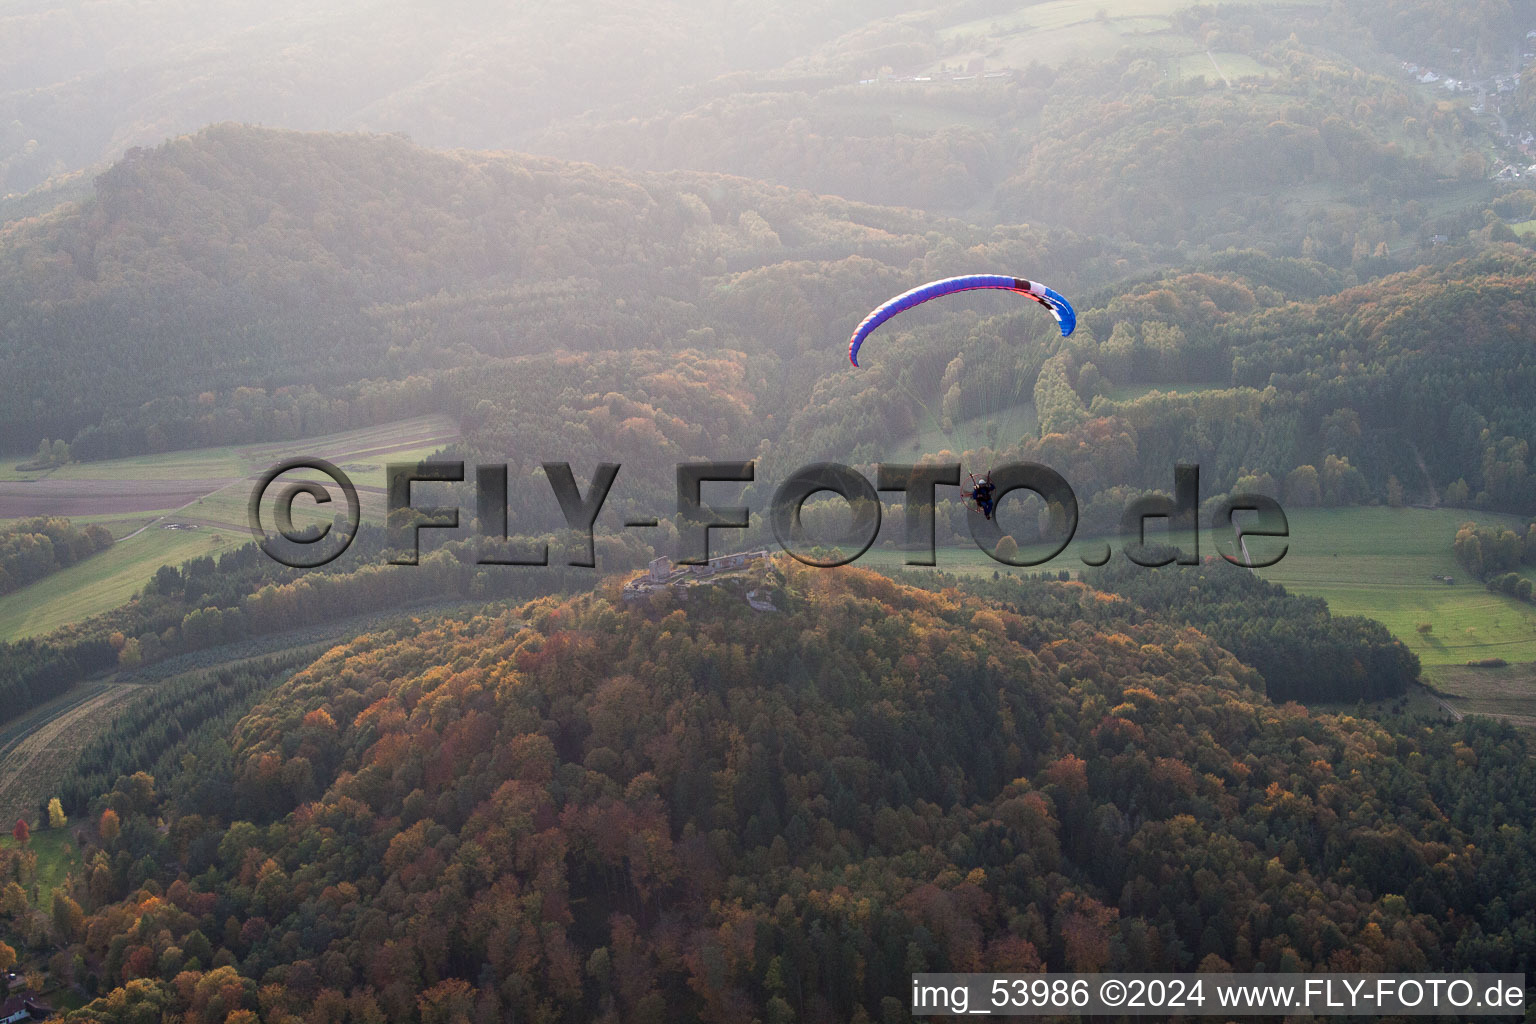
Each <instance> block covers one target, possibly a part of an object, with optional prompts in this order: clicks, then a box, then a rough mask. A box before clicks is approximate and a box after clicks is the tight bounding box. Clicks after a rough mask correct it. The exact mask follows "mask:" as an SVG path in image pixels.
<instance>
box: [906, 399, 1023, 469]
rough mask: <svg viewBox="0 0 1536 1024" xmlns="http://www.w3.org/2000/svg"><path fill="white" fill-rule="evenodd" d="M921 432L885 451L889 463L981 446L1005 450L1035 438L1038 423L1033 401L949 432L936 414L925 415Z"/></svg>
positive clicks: (959, 424) (970, 422)
mask: <svg viewBox="0 0 1536 1024" xmlns="http://www.w3.org/2000/svg"><path fill="white" fill-rule="evenodd" d="M923 418H924V421H925V423H924V426H923V429H922V430H920V431H918V433H916V434H909V435H908V436H907V437H905V438H903V439H901V440H900V441H898V442H896V443H895V444H893V445H891V446H890V447H888V448H887V449H886V454H887V457H888V458H889V459H890V460H891V461H893V462H910V461H912V460H913V459H915V458H919V457H921V456H922V455H923V454H925V453H937V452H942V451H946V450H947V451H951V452H955V453H957V454H958V453H959V452H963V451H967V450H973V449H976V448H980V447H982V446H984V445H985V446H990V447H1007V446H1008V445H1010V444H1014V443H1016V442H1017V441H1018V440H1019V439H1020V438H1022V437H1036V436H1038V435H1039V433H1040V420H1039V419H1038V417H1036V415H1035V405H1034V403H1033V402H1025V403H1022V404H1020V405H1015V406H1010V407H1009V408H1007V409H999V410H998V411H997V412H993V413H988V414H987V415H985V416H974V417H972V418H971V419H968V420H961V421H960V422H959V423H956V424H955V425H954V427H953V429H951V430H947V431H946V430H944V429H943V427H942V426H941V425H940V421H939V417H938V415H937V414H932V415H925V416H924V417H923Z"/></svg>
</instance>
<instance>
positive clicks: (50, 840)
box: [0, 827, 80, 914]
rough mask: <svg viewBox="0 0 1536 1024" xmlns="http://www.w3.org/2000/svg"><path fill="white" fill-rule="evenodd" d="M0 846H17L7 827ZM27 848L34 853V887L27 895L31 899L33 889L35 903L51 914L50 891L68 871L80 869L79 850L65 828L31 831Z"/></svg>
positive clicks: (9, 847) (51, 901) (51, 896)
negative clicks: (35, 871) (35, 864)
mask: <svg viewBox="0 0 1536 1024" xmlns="http://www.w3.org/2000/svg"><path fill="white" fill-rule="evenodd" d="M0 847H3V848H4V849H7V850H14V849H15V848H16V840H15V839H14V838H12V836H11V830H10V829H6V830H5V832H4V838H0ZM27 849H29V850H31V851H32V852H33V853H34V854H36V855H37V876H36V883H35V887H32V888H29V891H28V892H27V898H28V899H29V900H31V899H33V892H35V893H36V903H35V904H34V905H35V906H37V907H38V908H39V909H40V910H42V911H43V913H45V914H48V913H52V912H53V890H54V889H57V888H58V887H59V886H61V885H63V884H64V881H65V879H67V878H68V877H69V875H70V873H71V872H75V873H78V872H79V871H80V851H79V850H78V849H77V848H76V847H75V841H74V839H72V838H71V837H70V832H69V828H68V827H65V828H50V829H36V830H34V831H33V833H32V837H31V838H30V839H29V840H28V841H27Z"/></svg>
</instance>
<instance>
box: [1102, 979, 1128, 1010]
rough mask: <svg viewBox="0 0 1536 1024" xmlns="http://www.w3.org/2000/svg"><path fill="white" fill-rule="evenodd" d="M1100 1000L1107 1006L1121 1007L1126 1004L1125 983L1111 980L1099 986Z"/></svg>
mask: <svg viewBox="0 0 1536 1024" xmlns="http://www.w3.org/2000/svg"><path fill="white" fill-rule="evenodd" d="M1099 999H1101V1000H1103V1002H1104V1005H1105V1006H1119V1005H1120V1004H1121V1003H1123V1002H1125V982H1123V981H1116V980H1115V979H1114V978H1110V979H1109V980H1108V981H1106V982H1105V983H1104V984H1102V985H1100V986H1099Z"/></svg>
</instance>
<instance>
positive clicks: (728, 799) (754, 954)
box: [43, 570, 1536, 1022]
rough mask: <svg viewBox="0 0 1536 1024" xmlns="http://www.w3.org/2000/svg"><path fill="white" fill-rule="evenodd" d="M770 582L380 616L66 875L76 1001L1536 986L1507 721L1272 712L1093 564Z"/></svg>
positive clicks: (402, 1009) (128, 1004)
mask: <svg viewBox="0 0 1536 1024" xmlns="http://www.w3.org/2000/svg"><path fill="white" fill-rule="evenodd" d="M763 585H767V586H770V587H772V588H774V590H775V596H774V601H775V603H776V604H778V605H779V607H780V609H781V610H780V611H778V612H774V613H761V612H755V611H753V610H751V609H749V608H748V607H747V606H746V604H745V603H744V602H743V601H742V599H741V595H740V594H739V593H732V592H730V591H728V590H727V589H725V588H721V589H719V590H717V591H716V592H715V593H714V595H713V596H711V595H710V593H709V592H707V591H696V592H695V593H694V594H693V596H692V597H691V598H690V600H689V601H688V602H687V603H686V604H683V605H679V606H675V607H674V606H671V605H668V604H665V603H662V604H656V605H640V606H629V605H623V604H621V603H618V602H617V601H616V600H615V599H613V598H610V597H608V596H604V595H595V596H589V597H583V598H580V599H577V600H573V601H568V602H564V603H560V602H555V601H543V602H538V603H535V604H532V605H529V606H527V607H525V608H523V609H522V610H521V611H519V612H516V613H508V614H506V615H503V616H501V617H489V618H479V619H475V620H472V621H469V622H465V623H459V624H454V623H450V624H447V625H444V626H442V627H440V628H430V629H425V630H422V631H420V632H416V633H415V635H404V636H398V635H397V636H381V637H364V638H361V639H359V640H357V641H355V642H353V643H352V644H350V645H347V646H345V647H340V648H338V649H336V650H334V651H332V652H331V653H329V654H327V655H326V656H325V657H323V658H322V659H321V660H320V661H318V662H317V663H316V664H314V665H313V666H311V667H310V668H309V669H307V670H305V671H303V672H301V673H299V674H298V675H297V676H296V677H295V678H293V679H292V680H291V681H289V682H287V683H284V684H283V685H281V686H279V687H278V688H277V689H275V690H273V691H271V692H270V693H269V694H267V695H266V696H265V697H263V698H262V699H261V700H260V702H259V703H258V704H257V706H256V707H255V708H254V710H252V711H251V712H250V713H249V714H248V715H246V716H245V717H244V718H243V719H242V720H241V721H240V722H239V723H238V724H236V725H234V726H233V728H229V729H228V730H227V737H226V736H222V735H221V736H219V737H210V738H209V741H208V742H204V743H202V744H200V745H198V746H196V747H195V748H194V749H193V751H192V752H193V754H194V756H193V757H191V758H188V759H186V760H185V761H178V760H177V755H176V753H175V752H174V751H172V752H171V753H170V754H169V755H167V756H166V757H164V758H163V759H162V761H161V763H162V764H164V765H167V766H170V765H174V764H177V763H185V764H188V765H194V766H195V767H191V768H187V769H186V770H175V769H174V768H172V769H171V770H170V771H169V773H168V774H163V775H162V776H161V777H159V778H153V779H151V778H150V777H149V776H134V777H132V778H123V779H122V780H120V782H119V783H118V785H117V787H116V788H115V790H114V792H113V793H112V794H111V795H109V796H107V797H105V798H104V800H103V801H101V802H100V803H98V805H97V807H96V809H95V814H100V813H101V808H102V807H103V806H105V807H109V808H110V809H111V813H110V821H109V822H107V828H106V836H107V838H106V839H105V840H104V841H103V843H102V850H101V852H100V853H98V852H97V851H96V850H95V849H93V848H91V847H87V849H85V850H84V851H83V858H84V861H85V862H86V863H93V862H94V863H95V864H97V866H96V867H95V868H94V869H92V870H91V871H90V872H89V878H88V880H87V878H76V879H75V881H74V883H73V885H72V889H71V894H70V897H71V899H70V903H65V904H61V902H60V901H61V898H62V896H61V895H59V896H55V898H54V907H55V910H54V919H55V920H57V921H61V922H62V923H61V924H60V925H58V926H57V927H58V929H59V934H60V937H61V938H62V939H63V941H64V942H65V944H66V946H67V948H68V949H70V950H73V951H75V952H77V953H79V954H80V955H82V956H84V957H85V958H86V960H85V962H86V963H88V964H92V965H96V964H99V967H93V970H96V971H97V972H98V973H97V977H98V980H99V982H100V985H101V988H102V991H103V992H104V993H105V992H111V993H112V994H111V995H109V996H107V997H106V998H104V999H101V1000H99V1001H97V1002H96V1003H94V1004H92V1005H91V1006H90V1007H88V1008H87V1010H86V1011H84V1015H85V1016H88V1017H89V1019H92V1020H100V1021H118V1020H128V1019H130V1017H129V1014H131V1013H134V1012H139V1013H141V1015H142V1013H143V1012H145V1011H143V1009H142V1008H143V1007H150V1008H153V1009H154V1010H155V1012H157V1013H162V1014H164V1013H181V1012H185V1011H186V1010H187V1009H188V1008H189V1007H197V1006H200V1005H202V1004H203V1003H204V1002H206V1001H207V1000H209V999H210V998H212V996H213V994H214V993H217V995H218V998H220V999H221V1000H223V1002H221V1003H220V1004H219V1006H220V1010H219V1012H220V1013H225V1012H228V1011H230V1010H232V1009H236V1008H248V1009H254V1008H256V1007H257V1006H259V1007H260V1008H261V1011H262V1013H263V1015H264V1016H265V1017H268V1018H273V1019H286V1018H285V1015H287V1014H304V1013H307V1012H309V1011H310V1010H311V1009H312V1008H315V1007H321V1008H325V1007H330V1008H334V1013H335V1015H336V1016H338V1017H339V1016H340V1015H342V1014H346V1015H348V1017H349V1018H352V1019H380V1016H379V1015H382V1019H390V1020H406V1019H415V1014H416V1013H417V1012H418V1010H419V1011H420V1012H421V1014H422V1016H423V1017H424V1018H425V1019H443V1020H454V1019H482V1018H483V1019H506V1018H507V1017H509V1016H515V1017H517V1018H518V1019H541V1020H547V1021H570V1022H575V1021H584V1020H599V1021H611V1020H612V1021H616V1020H643V1021H658V1022H659V1021H687V1020H698V1021H720V1022H724V1021H739V1020H751V1019H764V1020H783V1021H788V1020H792V1019H793V1020H806V1021H836V1020H858V1021H863V1020H877V1019H881V1017H882V1015H884V1016H885V1017H886V1018H890V1017H891V1015H892V1014H899V1013H901V1012H904V1007H905V1005H906V1003H905V998H906V997H905V996H904V995H903V993H905V992H906V991H907V987H908V984H909V977H910V973H911V972H913V971H924V970H933V971H1036V970H1040V969H1041V968H1046V969H1049V970H1051V971H1064V970H1080V971H1091V970H1110V971H1119V970H1128V969H1140V970H1158V971H1175V970H1177V971H1193V970H1195V969H1197V968H1203V969H1207V970H1230V969H1235V970H1239V971H1249V970H1271V971H1273V970H1287V971H1299V970H1322V969H1327V970H1334V971H1387V972H1393V971H1422V970H1424V969H1426V967H1427V966H1428V965H1433V966H1434V967H1436V968H1437V969H1443V970H1471V969H1477V970H1486V971H1529V970H1530V969H1531V966H1532V965H1531V962H1530V958H1531V950H1532V949H1533V948H1536V943H1533V942H1532V939H1533V935H1532V933H1531V920H1532V919H1531V916H1530V914H1529V913H1527V912H1526V908H1529V907H1530V906H1531V900H1532V899H1533V898H1536V864H1533V861H1532V854H1531V834H1532V833H1531V829H1532V827H1533V823H1536V806H1533V803H1532V799H1533V798H1532V794H1533V793H1536V786H1533V782H1536V778H1533V776H1532V764H1533V762H1532V760H1531V758H1530V756H1529V750H1528V748H1527V744H1526V742H1525V740H1523V739H1522V738H1520V737H1519V736H1518V735H1517V734H1515V733H1514V732H1512V731H1510V730H1508V729H1506V728H1500V727H1495V726H1492V725H1488V724H1481V725H1469V724H1465V723H1463V724H1460V725H1457V726H1455V727H1454V728H1453V727H1435V728H1428V727H1424V726H1422V725H1412V726H1407V725H1383V724H1380V723H1378V722H1375V721H1371V720H1367V719H1356V718H1349V717H1340V718H1334V717H1314V716H1312V715H1309V714H1308V713H1307V712H1306V711H1305V710H1303V709H1300V708H1297V707H1295V706H1287V707H1283V708H1282V707H1275V706H1273V705H1271V704H1269V703H1268V702H1267V701H1265V700H1264V699H1263V698H1262V697H1261V696H1260V695H1259V694H1258V693H1257V692H1256V690H1255V689H1254V686H1255V683H1256V676H1255V674H1254V673H1253V672H1252V671H1251V670H1250V669H1247V668H1245V667H1243V666H1242V665H1240V664H1239V663H1237V662H1236V661H1235V660H1234V659H1233V658H1232V657H1231V656H1230V655H1229V654H1227V653H1226V652H1225V651H1223V650H1221V649H1220V648H1218V647H1216V646H1215V645H1213V644H1212V643H1211V642H1210V641H1209V640H1208V639H1206V638H1205V637H1203V636H1201V635H1200V634H1199V633H1197V632H1195V631H1194V630H1191V629H1181V628H1174V627H1171V626H1168V625H1163V624H1158V623H1145V624H1139V625H1138V624H1135V623H1134V621H1133V617H1132V615H1131V606H1130V605H1129V604H1128V603H1127V602H1124V601H1121V600H1119V599H1116V598H1112V597H1109V596H1107V595H1102V594H1099V593H1096V592H1094V591H1091V590H1088V589H1085V588H1084V587H1082V586H1081V585H1046V584H1039V583H1031V584H1026V585H1024V586H1023V587H1019V586H1018V585H1017V584H1009V585H1008V586H1007V587H994V588H993V589H995V590H999V591H1000V592H999V595H998V596H999V600H996V601H982V600H979V599H977V598H975V597H969V596H966V595H965V594H963V593H960V592H958V591H955V590H945V591H943V592H932V591H922V590H917V589H913V588H911V587H907V586H903V585H901V584H899V583H893V582H891V581H889V580H886V579H884V578H882V577H878V576H875V575H873V574H868V573H864V572H861V571H836V572H820V571H813V570H799V571H795V572H791V573H790V574H789V575H788V577H787V578H769V579H768V580H766V581H765V582H764V584H763ZM1002 591H1009V593H1007V594H1006V595H1004V594H1003V593H1002ZM523 620H526V621H527V622H528V623H529V625H527V626H523V625H522V624H521V622H522V621H523ZM413 632H414V631H413ZM220 728H221V729H222V728H226V727H222V726H221V727H220ZM1384 807H1387V808H1391V813H1390V814H1384V812H1383V808H1384ZM162 817H163V818H164V821H165V827H157V822H158V821H159V820H160V819H161V818H162ZM103 820H104V821H106V818H105V817H104V819H103ZM75 904H78V906H75V909H74V910H70V909H69V908H70V906H72V905H75ZM61 905H62V906H64V908H65V911H66V912H65V913H63V914H61V913H60V911H59V909H58V908H59V907H60V906H61ZM43 927H45V928H46V927H47V926H46V925H44V926H43ZM77 962H78V961H77ZM167 978H173V979H174V981H168V980H166V979H167ZM114 990H116V991H114ZM136 1008H137V1009H136ZM132 1019H138V1018H132ZM200 1019H206V1018H200Z"/></svg>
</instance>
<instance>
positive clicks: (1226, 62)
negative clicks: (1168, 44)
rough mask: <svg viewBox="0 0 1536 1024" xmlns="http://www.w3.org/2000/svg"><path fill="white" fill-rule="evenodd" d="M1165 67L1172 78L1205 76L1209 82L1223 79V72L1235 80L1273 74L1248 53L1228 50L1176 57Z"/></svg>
mask: <svg viewBox="0 0 1536 1024" xmlns="http://www.w3.org/2000/svg"><path fill="white" fill-rule="evenodd" d="M1213 61H1214V63H1213ZM1164 69H1165V70H1166V71H1167V73H1168V77H1170V78H1177V79H1185V78H1204V79H1205V80H1206V81H1208V82H1209V81H1221V80H1222V75H1223V74H1225V75H1226V77H1227V78H1229V79H1231V80H1232V81H1234V82H1235V81H1237V80H1238V79H1240V78H1268V77H1269V76H1270V75H1271V74H1272V72H1271V71H1270V69H1269V68H1266V67H1265V66H1264V65H1262V64H1260V63H1259V62H1258V61H1256V60H1254V59H1253V58H1252V57H1250V56H1248V55H1247V54H1246V53H1232V52H1230V51H1226V50H1218V51H1215V52H1213V53H1211V54H1209V55H1207V54H1206V53H1204V52H1201V53H1190V54H1185V55H1184V56H1182V57H1175V58H1173V59H1171V60H1169V61H1168V62H1167V64H1165V65H1164Z"/></svg>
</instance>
